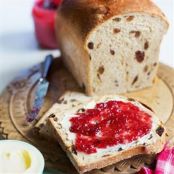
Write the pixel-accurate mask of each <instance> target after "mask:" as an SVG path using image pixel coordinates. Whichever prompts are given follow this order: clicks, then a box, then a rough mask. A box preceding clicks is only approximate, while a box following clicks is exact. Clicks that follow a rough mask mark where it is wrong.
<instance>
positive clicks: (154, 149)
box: [48, 118, 166, 174]
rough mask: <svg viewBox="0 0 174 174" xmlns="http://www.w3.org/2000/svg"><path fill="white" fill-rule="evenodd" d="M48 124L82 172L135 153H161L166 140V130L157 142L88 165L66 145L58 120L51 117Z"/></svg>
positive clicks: (78, 169) (109, 163)
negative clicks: (76, 156) (80, 160)
mask: <svg viewBox="0 0 174 174" xmlns="http://www.w3.org/2000/svg"><path fill="white" fill-rule="evenodd" d="M48 124H49V125H50V126H49V127H50V128H51V129H52V132H54V133H53V134H54V137H55V139H56V140H57V141H58V142H59V144H60V146H61V147H62V149H63V150H64V151H65V152H66V154H67V156H68V157H69V158H70V160H71V162H72V163H73V165H74V167H75V168H76V169H77V171H78V172H79V173H80V174H82V173H84V172H87V171H91V170H93V169H101V168H103V167H106V166H109V165H112V164H115V163H117V162H120V161H122V160H124V159H128V158H131V157H133V156H135V155H141V154H156V153H159V152H160V151H161V150H162V149H163V147H164V144H165V142H166V130H165V132H164V133H163V134H162V136H161V138H160V139H158V140H157V141H156V142H155V143H153V144H150V145H145V146H142V145H141V146H140V145H139V146H136V147H134V148H130V149H128V150H123V151H121V152H118V153H117V155H114V156H112V155H110V156H106V157H104V158H101V159H100V160H98V161H96V162H93V163H89V164H88V165H85V166H84V165H80V164H79V163H78V161H77V160H76V159H75V155H74V154H73V153H72V152H71V146H65V144H64V141H63V138H62V136H63V135H61V133H60V132H59V130H58V129H56V126H57V125H56V122H55V121H54V119H53V118H49V120H48Z"/></svg>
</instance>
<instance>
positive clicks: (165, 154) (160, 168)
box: [139, 146, 174, 174]
mask: <svg viewBox="0 0 174 174" xmlns="http://www.w3.org/2000/svg"><path fill="white" fill-rule="evenodd" d="M139 174H174V147H173V148H169V147H167V146H166V147H165V148H164V150H163V151H162V152H161V153H160V154H159V155H158V156H157V164H156V168H155V170H154V171H152V170H151V169H149V168H146V167H143V168H142V169H141V171H140V172H139Z"/></svg>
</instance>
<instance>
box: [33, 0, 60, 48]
mask: <svg viewBox="0 0 174 174" xmlns="http://www.w3.org/2000/svg"><path fill="white" fill-rule="evenodd" d="M45 1H47V2H48V7H45V4H44V3H45ZM45 1H44V0H36V1H35V4H34V7H33V10H32V16H33V19H34V26H35V35H36V38H37V40H38V42H39V45H40V46H41V47H42V48H49V49H55V48H58V44H57V42H56V37H55V16H56V11H57V8H58V7H59V5H60V3H61V0H45ZM49 2H51V3H52V4H50V6H49ZM53 5H54V6H53Z"/></svg>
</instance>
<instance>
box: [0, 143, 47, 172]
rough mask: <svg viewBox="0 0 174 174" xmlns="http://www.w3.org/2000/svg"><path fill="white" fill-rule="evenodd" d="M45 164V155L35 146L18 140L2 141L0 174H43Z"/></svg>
mask: <svg viewBox="0 0 174 174" xmlns="http://www.w3.org/2000/svg"><path fill="white" fill-rule="evenodd" d="M44 163H45V162H44V158H43V155H42V154H41V152H40V151H39V150H38V149H37V148H35V147H34V146H33V145H31V144H28V143H25V142H22V141H17V140H0V173H3V174H6V173H8V174H9V173H13V174H31V173H32V174H42V173H43V170H44ZM20 167H21V168H20Z"/></svg>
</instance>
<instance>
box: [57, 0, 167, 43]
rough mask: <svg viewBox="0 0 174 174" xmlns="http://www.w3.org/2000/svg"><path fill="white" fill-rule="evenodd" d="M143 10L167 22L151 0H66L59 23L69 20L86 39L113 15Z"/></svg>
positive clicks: (61, 9) (58, 19) (60, 11)
mask: <svg viewBox="0 0 174 174" xmlns="http://www.w3.org/2000/svg"><path fill="white" fill-rule="evenodd" d="M134 12H143V13H148V14H150V15H152V16H158V17H160V18H161V19H162V20H164V21H165V22H166V24H167V25H168V22H167V19H166V17H165V15H164V14H163V12H162V11H161V10H160V9H159V8H158V7H157V6H156V5H155V4H154V3H153V2H152V1H151V0H64V1H63V3H62V5H61V7H60V8H59V11H58V15H57V16H58V18H57V24H56V25H61V22H62V20H65V21H67V23H69V24H70V25H72V26H73V28H74V30H76V31H77V32H78V36H79V38H81V39H82V40H84V41H85V40H86V38H87V36H88V35H89V33H90V32H91V31H92V30H93V29H94V28H95V27H96V26H98V25H99V24H101V23H103V22H105V21H106V20H108V19H109V18H111V17H113V16H118V15H123V14H125V15H126V14H127V13H134Z"/></svg>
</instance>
